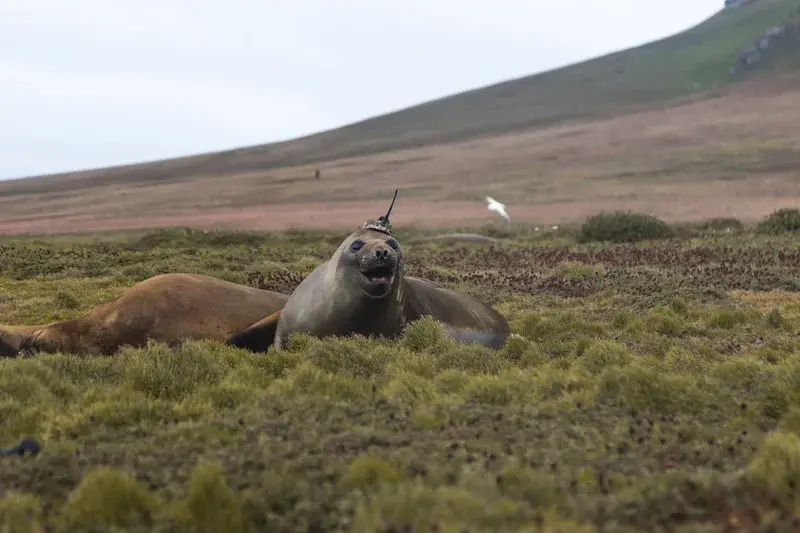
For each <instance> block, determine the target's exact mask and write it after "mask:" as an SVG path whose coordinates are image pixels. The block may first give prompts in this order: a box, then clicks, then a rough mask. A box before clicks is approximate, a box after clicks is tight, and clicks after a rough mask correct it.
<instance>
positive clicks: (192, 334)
mask: <svg viewBox="0 0 800 533" xmlns="http://www.w3.org/2000/svg"><path fill="white" fill-rule="evenodd" d="M288 298H289V297H288V296H287V295H285V294H281V293H277V292H272V291H265V290H261V289H257V288H255V287H248V286H245V285H239V284H236V283H231V282H228V281H224V280H221V279H218V278H214V277H211V276H203V275H199V274H162V275H158V276H154V277H152V278H149V279H146V280H144V281H142V282H140V283H137V284H136V285H133V286H132V287H130V288H128V289H127V290H126V291H125V292H123V293H122V294H121V295H119V296H118V297H117V298H115V299H113V300H111V301H110V302H107V303H104V304H102V305H100V306H98V307H96V308H95V309H93V310H91V311H89V312H88V313H86V314H84V315H82V316H80V317H77V318H74V319H72V320H65V321H62V322H54V323H51V324H43V325H39V326H6V327H0V356H14V355H16V354H17V353H19V351H20V350H29V351H32V352H57V351H60V352H65V353H73V354H86V355H108V354H111V353H113V352H115V351H116V350H117V349H118V348H120V347H121V346H123V345H130V346H134V347H138V346H143V345H145V344H146V343H147V342H148V340H155V341H160V342H165V343H168V344H170V345H175V344H178V343H180V342H181V341H183V340H185V339H219V340H224V339H226V338H228V337H229V336H230V335H231V334H233V333H235V332H236V331H240V330H243V329H245V328H247V327H248V326H250V325H252V324H253V323H255V322H257V321H259V320H261V319H263V318H264V316H266V315H270V314H272V313H275V312H276V311H280V310H281V309H282V308H283V306H284V304H285V303H286V301H287V300H288Z"/></svg>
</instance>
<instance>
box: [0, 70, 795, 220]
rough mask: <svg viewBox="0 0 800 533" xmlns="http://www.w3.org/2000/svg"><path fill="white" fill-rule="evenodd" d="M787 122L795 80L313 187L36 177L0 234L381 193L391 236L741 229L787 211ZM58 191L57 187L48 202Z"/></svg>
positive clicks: (330, 207)
mask: <svg viewBox="0 0 800 533" xmlns="http://www.w3.org/2000/svg"><path fill="white" fill-rule="evenodd" d="M798 122H800V77H798V76H796V75H795V76H784V77H782V78H777V79H771V80H760V81H753V82H748V83H745V84H741V85H738V86H736V87H735V88H730V89H728V90H726V91H724V92H720V93H718V94H716V95H713V96H708V95H706V96H705V97H703V98H699V97H695V98H692V99H689V100H686V101H684V102H683V103H682V104H680V105H677V106H674V107H671V108H668V109H660V110H650V111H646V112H639V113H633V114H628V115H625V116H619V117H616V118H611V119H606V120H598V121H592V122H584V123H575V124H571V125H562V126H554V127H550V128H544V129H540V130H537V131H532V132H526V133H519V134H509V135H506V136H496V137H489V138H483V139H477V140H471V141H465V142H460V143H454V144H449V145H438V146H428V147H424V148H418V149H409V150H400V151H395V152H389V153H383V154H379V155H372V156H364V157H354V158H349V159H340V160H337V161H331V162H328V163H325V164H320V165H319V168H321V171H322V179H321V181H316V180H315V179H314V171H313V170H314V168H315V165H302V166H296V167H289V168H281V169H276V170H270V171H263V172H262V171H260V172H244V173H233V174H226V175H224V176H220V175H199V176H196V177H194V178H191V179H186V180H172V179H170V178H169V163H164V165H165V166H164V167H163V168H161V167H149V168H150V169H151V170H150V171H151V172H152V175H151V176H149V179H144V178H147V176H144V177H143V176H139V178H140V179H137V180H134V181H127V182H126V181H116V182H114V183H108V182H107V181H106V182H102V181H95V180H93V179H91V178H92V176H95V177H97V176H102V173H103V171H98V172H96V173H94V174H93V173H88V174H87V173H83V174H75V175H63V176H53V177H48V178H43V181H41V182H40V183H42V184H43V186H42V191H37V190H36V187H34V185H33V183H34V182H33V181H28V180H24V181H26V182H28V184H24V183H22V182H3V183H0V231H2V232H4V233H51V232H72V231H87V230H102V229H120V228H148V227H163V226H174V225H181V226H194V227H200V228H206V227H208V228H211V227H217V228H241V229H245V228H253V229H286V228H291V227H307V228H320V227H351V226H353V224H357V223H359V222H361V219H362V218H363V217H364V213H365V212H366V213H370V212H375V214H378V211H379V210H381V209H383V208H384V206H385V204H386V203H387V202H388V201H389V200H390V198H391V192H392V190H393V188H394V187H399V188H400V189H401V193H400V197H399V199H398V204H397V210H396V212H395V213H394V214H393V217H394V220H395V223H396V224H400V225H405V224H419V225H428V226H453V225H458V224H466V223H473V222H479V221H481V220H487V219H488V220H491V214H490V213H489V212H487V211H486V210H485V208H484V206H483V197H484V196H485V195H487V194H488V195H491V196H493V197H495V198H497V199H499V200H500V201H503V202H505V203H507V205H508V206H509V210H510V213H511V215H512V217H513V219H514V220H518V221H528V222H536V223H567V222H572V221H578V220H580V219H583V218H585V217H586V216H587V215H589V214H591V213H595V212H597V211H599V210H601V209H631V210H636V211H641V212H647V213H651V214H654V215H657V216H659V217H661V218H662V219H664V220H667V221H691V220H698V219H704V218H709V217H714V216H735V217H738V218H740V219H742V220H745V221H748V220H755V219H758V218H761V217H763V216H765V215H767V214H768V213H770V212H772V211H774V210H775V209H777V208H779V207H785V206H795V205H797V203H798V201H799V200H800V182H798V181H797V179H796V175H797V168H798V166H800V140H798V138H797V136H796V131H797V130H796V124H797V123H798ZM153 168H156V170H153ZM156 178H158V179H156ZM58 180H61V182H62V185H63V184H64V183H70V188H69V189H67V190H64V191H61V192H52V191H53V190H56V189H58V187H56V188H55V189H54V188H53V186H52V184H53V183H56V182H58ZM34 181H37V182H38V181H39V180H34ZM48 182H50V183H51V185H47V183H48ZM48 190H50V192H47V191H48Z"/></svg>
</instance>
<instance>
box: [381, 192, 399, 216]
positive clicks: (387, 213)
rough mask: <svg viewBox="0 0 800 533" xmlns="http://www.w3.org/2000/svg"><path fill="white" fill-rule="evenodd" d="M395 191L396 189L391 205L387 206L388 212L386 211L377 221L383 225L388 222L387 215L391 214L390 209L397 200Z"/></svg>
mask: <svg viewBox="0 0 800 533" xmlns="http://www.w3.org/2000/svg"><path fill="white" fill-rule="evenodd" d="M397 191H398V189H395V190H394V198H392V203H391V204H390V205H389V210H388V211H386V214H385V215H384V216H382V217H380V218H379V219H378V220H381V221H383V222H385V223H388V222H389V215H390V214H391V213H392V208H393V207H394V201H395V200H397Z"/></svg>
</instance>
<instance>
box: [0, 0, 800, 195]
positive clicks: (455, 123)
mask: <svg viewBox="0 0 800 533" xmlns="http://www.w3.org/2000/svg"><path fill="white" fill-rule="evenodd" d="M797 12H798V5H797V1H796V0H756V1H755V2H754V3H752V4H750V5H748V6H746V7H741V8H735V9H725V10H722V11H720V12H719V13H717V14H716V15H714V16H713V17H711V18H709V19H708V20H706V21H704V22H702V23H701V24H699V25H697V26H695V27H693V28H691V29H689V30H687V31H684V32H681V33H679V34H676V35H673V36H671V37H668V38H666V39H662V40H660V41H656V42H652V43H650V44H646V45H643V46H640V47H636V48H631V49H628V50H625V51H621V52H617V53H613V54H610V55H606V56H603V57H600V58H596V59H592V60H588V61H584V62H582V63H578V64H574V65H571V66H567V67H564V68H560V69H557V70H553V71H549V72H545V73H541V74H537V75H534V76H529V77H525V78H520V79H515V80H509V81H505V82H502V83H498V84H495V85H492V86H488V87H484V88H479V89H475V90H471V91H468V92H464V93H460V94H456V95H453V96H449V97H446V98H442V99H438V100H435V101H431V102H428V103H425V104H422V105H418V106H415V107H411V108H407V109H404V110H401V111H397V112H394V113H390V114H386V115H381V116H378V117H374V118H371V119H368V120H365V121H361V122H358V123H355V124H351V125H348V126H345V127H342V128H338V129H334V130H330V131H326V132H321V133H317V134H314V135H310V136H307V137H303V138H299V139H295V140H291V141H286V142H281V143H275V144H269V145H261V146H254V147H247V148H242V149H237V150H231V151H225V152H217V153H208V154H202V155H198V156H192V157H185V158H179V159H172V160H164V161H158V162H153V163H144V164H137V165H128V166H124V167H114V168H107V169H97V170H91V171H83V172H73V173H66V174H59V175H50V176H40V177H35V178H28V179H21V180H14V181H9V182H0V196H3V195H13V194H35V193H54V192H58V191H64V190H74V189H75V187H79V188H83V187H93V186H97V185H103V184H106V185H109V184H112V183H115V182H116V183H119V182H124V183H131V182H150V183H152V182H160V183H165V182H174V181H180V180H183V179H187V178H188V179H192V178H197V177H199V176H217V175H223V174H231V173H240V172H245V171H257V170H266V169H270V168H277V167H284V166H291V165H298V164H304V163H311V162H318V161H329V160H333V159H339V158H342V157H352V156H357V155H364V154H369V153H380V152H384V151H390V150H396V149H402V148H410V147H417V146H423V145H430V144H436V143H442V142H452V141H458V140H464V139H469V138H475V137H480V136H486V135H492V134H497V133H505V132H509V131H515V130H516V131H519V130H526V129H531V128H535V127H546V126H552V125H554V124H559V123H564V122H568V121H575V120H585V119H592V118H600V117H607V116H612V115H614V114H617V113H621V112H626V111H630V110H633V109H637V108H641V107H648V106H653V105H663V104H666V103H669V102H670V101H672V100H674V99H676V98H679V97H682V96H686V95H690V94H693V93H698V92H702V91H708V90H713V89H715V88H719V87H723V86H725V85H727V84H729V83H731V82H733V81H736V80H737V79H740V78H742V77H747V76H748V75H751V74H750V73H745V72H742V73H739V74H736V75H732V74H731V73H730V69H731V67H732V66H733V65H734V64H735V61H736V57H737V55H738V54H739V52H740V51H741V50H742V49H744V48H745V47H747V46H748V45H751V44H752V43H754V42H756V41H757V40H758V38H759V37H760V36H761V35H763V34H764V33H765V32H766V31H767V30H769V28H771V27H773V26H775V25H776V24H780V23H783V22H785V21H787V20H789V19H791V18H792V17H793V16H796V14H797ZM795 39H796V36H790V37H789V38H787V39H784V41H791V42H792V43H793V44H792V45H791V46H792V47H794V49H792V50H789V52H790V53H780V51H778V52H777V57H774V56H775V55H776V54H775V53H773V54H772V56H773V57H770V55H769V54H765V57H766V59H769V60H763V61H761V64H759V65H758V68H757V69H756V71H755V72H760V73H765V74H766V73H770V72H773V71H775V70H776V69H778V68H782V69H786V68H787V67H794V66H797V65H798V64H800V54H797V53H796V52H797V49H796V48H798V42H797V41H795ZM778 48H779V47H778Z"/></svg>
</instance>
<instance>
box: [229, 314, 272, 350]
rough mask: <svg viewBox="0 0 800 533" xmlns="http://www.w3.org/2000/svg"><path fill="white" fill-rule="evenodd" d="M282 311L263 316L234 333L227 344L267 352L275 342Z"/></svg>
mask: <svg viewBox="0 0 800 533" xmlns="http://www.w3.org/2000/svg"><path fill="white" fill-rule="evenodd" d="M280 315H281V312H280V311H276V312H275V313H272V314H271V315H269V316H267V317H266V318H262V319H261V320H259V321H258V322H256V323H255V324H253V325H252V326H250V327H249V328H247V329H243V330H242V331H239V332H238V333H234V334H233V335H231V336H230V337H228V340H226V341H225V344H227V345H228V346H236V347H237V348H244V349H246V350H250V351H251V352H266V351H267V350H268V349H269V347H270V346H272V344H273V343H274V342H275V332H276V331H277V329H278V319H279V318H280Z"/></svg>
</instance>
